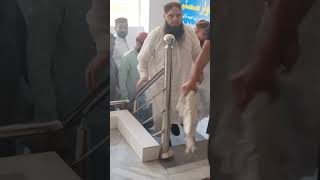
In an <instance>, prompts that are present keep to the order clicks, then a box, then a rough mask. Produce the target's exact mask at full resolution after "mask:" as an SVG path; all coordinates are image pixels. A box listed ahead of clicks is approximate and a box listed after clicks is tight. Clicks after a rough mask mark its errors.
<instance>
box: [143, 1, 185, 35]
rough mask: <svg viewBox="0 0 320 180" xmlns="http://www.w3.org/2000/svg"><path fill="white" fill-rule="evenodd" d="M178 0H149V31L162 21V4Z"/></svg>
mask: <svg viewBox="0 0 320 180" xmlns="http://www.w3.org/2000/svg"><path fill="white" fill-rule="evenodd" d="M169 2H179V0H149V31H151V30H152V29H154V28H156V27H157V26H160V25H161V24H162V23H163V21H164V20H163V6H164V5H165V4H167V3H169Z"/></svg>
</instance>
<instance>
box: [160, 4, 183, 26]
mask: <svg viewBox="0 0 320 180" xmlns="http://www.w3.org/2000/svg"><path fill="white" fill-rule="evenodd" d="M164 19H165V21H166V23H167V24H168V25H169V26H171V27H178V26H181V24H182V12H181V11H180V10H179V9H178V8H176V7H173V8H172V9H171V10H170V11H169V12H168V13H166V14H164Z"/></svg>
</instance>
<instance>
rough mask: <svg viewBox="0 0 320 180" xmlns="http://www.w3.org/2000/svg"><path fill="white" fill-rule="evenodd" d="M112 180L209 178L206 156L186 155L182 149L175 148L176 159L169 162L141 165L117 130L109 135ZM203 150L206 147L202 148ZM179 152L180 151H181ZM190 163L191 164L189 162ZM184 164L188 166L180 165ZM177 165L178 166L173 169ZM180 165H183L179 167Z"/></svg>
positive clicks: (193, 179) (181, 147)
mask: <svg viewBox="0 0 320 180" xmlns="http://www.w3.org/2000/svg"><path fill="white" fill-rule="evenodd" d="M110 135H111V138H110V139H111V140H110V145H111V146H110V150H111V151H110V168H111V169H110V173H111V176H110V179H111V180H181V179H183V180H199V179H201V178H203V177H206V176H208V175H209V166H208V162H207V160H206V156H205V155H203V154H206V153H205V152H206V151H205V150H204V151H205V152H204V153H203V152H200V153H199V154H202V155H199V156H197V155H195V154H194V155H193V156H192V155H185V157H186V158H185V159H184V158H183V156H184V155H183V153H184V152H183V150H184V147H183V145H180V146H176V147H174V148H176V149H174V151H175V153H176V156H175V157H176V158H175V159H173V160H171V162H170V161H162V162H160V161H152V162H147V163H142V162H141V161H140V160H139V158H138V157H137V155H136V154H135V153H134V151H133V150H132V149H131V148H130V146H129V145H128V144H127V143H126V141H125V139H123V138H122V136H121V134H120V132H119V131H117V130H111V131H110ZM200 147H201V149H204V147H205V145H204V144H203V143H202V144H199V148H200ZM179 149H180V150H179ZM177 151H179V152H177ZM180 151H181V152H180ZM186 159H189V160H186ZM182 160H184V161H185V163H183V164H181V161H182ZM173 161H176V164H177V166H175V165H174V163H175V162H173ZM179 162H180V163H179Z"/></svg>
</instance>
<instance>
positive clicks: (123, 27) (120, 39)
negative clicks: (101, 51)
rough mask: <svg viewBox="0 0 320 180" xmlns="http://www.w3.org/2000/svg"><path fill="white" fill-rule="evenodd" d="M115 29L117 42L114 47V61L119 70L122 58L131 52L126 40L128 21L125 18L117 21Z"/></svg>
mask: <svg viewBox="0 0 320 180" xmlns="http://www.w3.org/2000/svg"><path fill="white" fill-rule="evenodd" d="M114 28H115V31H116V35H115V37H116V40H115V45H114V52H113V59H114V61H115V62H116V64H117V66H118V68H119V66H120V61H121V58H122V56H123V55H124V53H126V52H128V51H129V50H130V48H129V45H128V44H127V40H126V37H127V35H128V20H127V19H126V18H123V17H120V18H118V19H116V20H115V27H114Z"/></svg>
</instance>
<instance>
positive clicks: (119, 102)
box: [110, 67, 164, 106]
mask: <svg viewBox="0 0 320 180" xmlns="http://www.w3.org/2000/svg"><path fill="white" fill-rule="evenodd" d="M163 74H164V67H163V68H161V69H160V70H159V71H158V72H157V73H156V74H155V75H154V76H153V77H152V78H151V79H150V80H149V81H148V82H147V83H146V84H145V85H143V86H142V88H140V89H139V90H138V91H137V93H136V95H135V96H134V97H132V98H131V99H129V100H120V101H110V106H117V105H123V104H129V103H132V102H134V101H135V100H137V98H138V97H139V96H141V95H142V94H143V93H144V92H145V91H146V90H147V89H148V88H149V87H150V86H151V85H152V84H154V83H155V82H156V81H157V80H158V79H159V78H160V77H161V76H162V75H163Z"/></svg>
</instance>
